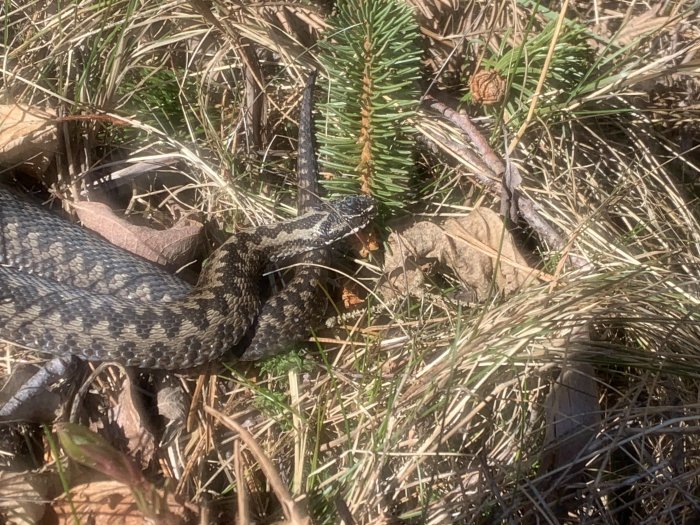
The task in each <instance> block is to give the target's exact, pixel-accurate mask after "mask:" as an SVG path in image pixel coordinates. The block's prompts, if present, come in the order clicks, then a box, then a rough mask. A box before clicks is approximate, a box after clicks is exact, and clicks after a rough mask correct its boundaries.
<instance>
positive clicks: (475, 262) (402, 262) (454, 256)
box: [382, 208, 533, 301]
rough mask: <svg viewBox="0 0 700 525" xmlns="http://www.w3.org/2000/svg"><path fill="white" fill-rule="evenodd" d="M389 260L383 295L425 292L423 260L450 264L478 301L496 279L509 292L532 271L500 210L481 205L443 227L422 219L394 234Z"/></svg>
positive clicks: (500, 289)
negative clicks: (517, 246) (507, 228)
mask: <svg viewBox="0 0 700 525" xmlns="http://www.w3.org/2000/svg"><path fill="white" fill-rule="evenodd" d="M388 245H389V252H390V253H389V255H387V257H386V259H385V270H384V271H385V275H386V281H385V283H384V284H383V286H382V292H383V295H384V297H387V298H392V297H394V296H397V295H404V294H406V293H408V292H410V293H412V294H414V295H415V294H417V295H420V294H421V293H422V291H421V290H422V286H423V283H424V282H425V275H424V273H423V269H422V268H421V265H423V264H425V261H426V260H430V259H433V260H437V261H438V262H440V263H441V264H443V265H445V266H447V267H448V268H449V269H450V270H452V272H453V273H454V274H455V276H456V277H457V278H458V279H459V280H460V281H461V282H462V284H463V285H464V286H465V287H466V288H467V289H469V290H470V291H473V292H474V295H475V297H476V300H477V301H482V300H484V299H486V297H487V295H488V292H489V290H490V288H491V283H492V282H493V283H495V285H496V287H497V289H498V290H499V291H501V292H502V293H504V294H506V295H508V294H511V293H513V292H515V291H516V290H518V289H520V288H521V287H522V286H524V285H525V284H526V283H528V282H529V281H530V280H531V279H532V276H533V271H532V270H531V269H530V268H529V267H528V265H527V262H526V261H525V259H524V258H523V257H522V256H521V255H520V253H519V252H518V250H517V248H516V247H515V243H514V242H513V238H512V236H511V235H510V233H508V232H507V231H505V229H504V226H503V220H502V219H501V217H500V216H499V215H498V214H496V213H495V212H493V211H491V210H489V209H486V208H480V209H478V210H474V211H473V212H472V213H470V214H469V215H467V216H466V217H462V218H459V219H450V220H448V221H446V222H445V224H444V226H438V225H437V224H434V223H432V222H428V221H423V222H418V223H415V224H413V225H411V226H409V227H408V228H406V229H404V230H403V231H401V232H395V233H392V234H391V235H390V236H389V241H388Z"/></svg>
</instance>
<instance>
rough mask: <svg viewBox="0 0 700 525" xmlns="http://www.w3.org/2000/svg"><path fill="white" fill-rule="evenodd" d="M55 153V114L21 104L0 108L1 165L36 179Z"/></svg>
mask: <svg viewBox="0 0 700 525" xmlns="http://www.w3.org/2000/svg"><path fill="white" fill-rule="evenodd" d="M56 151H58V135H57V132H56V115H55V113H53V112H50V111H46V110H43V109H39V108H37V107H32V106H26V105H24V104H10V105H0V164H2V165H4V166H17V167H18V168H19V169H20V170H22V171H23V172H25V173H27V174H29V175H31V176H33V177H39V176H41V175H43V173H44V172H45V171H46V168H48V166H49V164H50V163H51V161H52V160H53V157H54V155H55V153H56Z"/></svg>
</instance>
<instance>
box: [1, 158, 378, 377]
mask: <svg viewBox="0 0 700 525" xmlns="http://www.w3.org/2000/svg"><path fill="white" fill-rule="evenodd" d="M311 147H312V146H311ZM312 151H313V150H312ZM311 208H312V209H310V210H308V211H306V213H303V214H301V215H299V216H298V217H296V218H293V219H289V220H285V221H280V222H276V223H273V224H267V225H261V226H257V227H254V228H250V229H247V230H242V231H239V232H237V233H235V234H233V235H231V236H230V237H229V238H228V239H227V240H226V241H225V242H224V243H223V244H222V245H221V246H220V247H219V248H218V249H217V250H215V251H214V252H213V253H212V255H211V256H210V257H209V259H208V260H207V262H206V264H205V266H204V268H203V270H202V272H201V273H200V275H199V279H198V281H197V284H196V285H195V286H194V287H191V286H190V285H188V284H187V283H185V282H183V281H181V280H180V279H179V278H178V277H176V276H173V275H170V274H168V273H167V272H165V271H164V270H162V269H161V268H159V267H157V266H156V265H154V264H152V263H150V262H149V261H146V260H143V259H141V258H139V257H137V256H135V255H132V254H130V253H128V252H125V251H124V250H121V249H120V248H118V247H116V246H114V245H111V244H110V243H108V242H107V241H105V240H103V239H101V238H99V237H97V236H95V235H94V234H91V233H90V232H88V231H87V230H85V229H83V228H81V227H79V226H78V225H75V224H73V223H70V222H68V221H66V220H64V219H62V218H60V217H58V216H57V215H55V214H52V213H50V212H49V211H47V210H45V209H44V208H42V207H40V206H37V205H35V204H34V203H31V202H29V201H26V200H24V199H23V198H21V197H20V196H19V195H18V194H17V193H16V192H15V191H13V190H11V189H9V188H6V187H0V339H2V340H5V341H9V342H11V343H14V344H17V345H19V346H22V347H26V348H29V349H32V350H35V351H38V352H44V353H48V354H52V355H55V356H68V355H74V356H78V357H80V358H82V359H86V360H90V361H114V362H118V363H121V364H123V365H126V366H134V367H139V368H147V369H166V370H182V369H188V368H192V367H195V366H198V365H201V364H204V363H207V362H210V361H213V360H216V359H218V358H219V357H221V356H222V355H223V354H225V353H226V352H227V351H229V350H230V349H232V348H234V347H235V346H236V345H237V344H239V343H240V342H241V340H242V339H243V338H244V337H245V336H246V334H247V333H248V331H249V330H250V329H251V327H252V326H253V325H254V323H255V321H256V319H257V318H258V316H259V315H260V310H261V307H262V299H261V297H260V285H259V281H260V278H261V276H262V275H263V274H264V273H265V271H267V270H268V269H270V268H271V267H272V266H273V265H275V264H281V263H284V262H285V261H289V260H291V259H293V258H294V257H297V256H301V255H303V254H306V253H308V252H312V251H314V250H316V251H324V250H326V249H327V248H328V247H330V246H331V245H332V244H334V243H336V242H338V241H339V240H341V239H343V238H345V237H348V236H350V235H353V234H354V233H356V232H357V231H359V230H360V229H362V228H364V227H365V226H366V225H367V224H369V222H370V221H371V220H372V219H373V218H374V216H375V215H376V204H375V202H374V200H373V199H372V198H371V197H369V196H366V195H353V196H349V197H345V198H343V199H339V200H336V201H331V202H329V203H324V204H320V202H319V203H318V205H314V206H313V207H311ZM295 278H296V276H295ZM295 308H296V309H297V310H304V308H303V305H297V306H295V304H294V303H293V302H292V303H291V304H287V305H285V306H283V307H282V308H281V309H278V308H276V307H275V308H271V310H270V311H272V312H273V313H272V318H270V321H272V322H274V320H275V319H274V318H275V317H277V321H279V323H280V324H279V327H281V326H283V325H284V323H283V321H284V319H282V318H280V317H279V316H282V317H284V316H290V315H291V316H292V317H293V316H294V314H295ZM275 311H276V312H277V313H276V314H275V313H274V312H275ZM298 313H299V315H300V316H301V317H304V316H305V315H307V314H306V313H304V312H303V311H299V312H298ZM285 326H288V327H289V326H294V327H295V329H296V330H297V331H298V324H297V323H295V322H292V323H287V324H286V325H285ZM258 328H260V326H258ZM284 332H285V330H284V329H280V328H278V329H277V331H276V334H275V338H276V339H277V340H285V336H286V335H287V334H285V333H284ZM289 336H290V337H292V338H294V337H297V334H296V333H294V334H289ZM262 353H265V351H264V350H263V351H262Z"/></svg>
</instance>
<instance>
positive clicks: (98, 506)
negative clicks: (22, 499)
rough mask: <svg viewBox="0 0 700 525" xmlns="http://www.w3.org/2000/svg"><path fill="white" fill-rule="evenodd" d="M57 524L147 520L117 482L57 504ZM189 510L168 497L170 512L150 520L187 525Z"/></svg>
mask: <svg viewBox="0 0 700 525" xmlns="http://www.w3.org/2000/svg"><path fill="white" fill-rule="evenodd" d="M53 510H54V512H55V513H56V516H57V523H65V524H71V525H72V524H73V523H75V517H78V518H79V519H80V523H99V524H100V525H131V524H133V525H136V524H138V525H143V523H146V520H145V516H144V515H143V513H142V512H141V511H139V509H138V507H137V505H136V502H135V501H134V496H133V494H132V492H131V489H130V488H129V487H127V486H126V485H123V484H121V483H119V482H117V481H93V482H90V483H85V484H83V485H78V486H77V487H74V488H73V489H72V490H71V491H70V493H69V494H68V496H67V497H66V496H63V497H61V498H58V499H56V500H55V501H54V503H53ZM186 514H187V509H186V508H185V507H184V506H183V505H181V504H179V503H178V502H177V501H176V500H175V498H174V497H173V496H172V495H168V498H167V509H161V515H160V516H159V517H157V518H155V519H152V518H151V519H149V520H148V522H149V523H156V524H163V525H171V524H172V525H175V524H178V523H185V522H186V519H185V516H186Z"/></svg>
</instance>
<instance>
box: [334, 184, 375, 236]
mask: <svg viewBox="0 0 700 525" xmlns="http://www.w3.org/2000/svg"><path fill="white" fill-rule="evenodd" d="M329 207H330V209H331V213H332V214H333V215H335V216H336V218H337V219H339V220H338V223H337V224H334V223H330V225H329V227H331V228H338V233H334V232H328V238H335V239H336V240H337V239H339V238H342V237H347V236H348V235H352V234H353V233H356V232H357V231H359V230H361V229H362V228H364V227H365V226H367V225H368V224H369V223H370V221H371V220H372V219H373V218H374V217H375V216H376V215H377V203H376V202H375V200H374V199H373V198H372V197H369V196H367V195H352V196H350V197H345V198H344V199H340V200H337V201H334V202H331V203H330V204H329ZM331 242H334V241H331Z"/></svg>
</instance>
